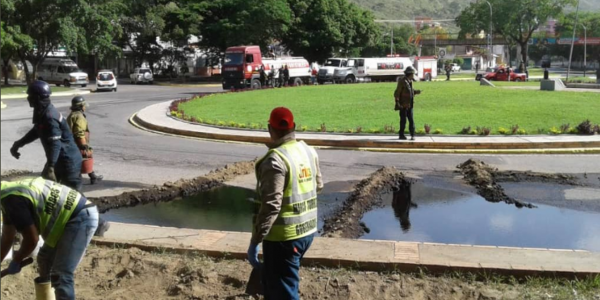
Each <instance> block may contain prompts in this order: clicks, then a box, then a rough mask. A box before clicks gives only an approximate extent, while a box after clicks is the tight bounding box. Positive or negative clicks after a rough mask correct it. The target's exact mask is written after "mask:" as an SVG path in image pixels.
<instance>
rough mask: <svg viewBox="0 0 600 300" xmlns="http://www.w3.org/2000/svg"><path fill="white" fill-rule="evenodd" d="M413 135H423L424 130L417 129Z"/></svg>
mask: <svg viewBox="0 0 600 300" xmlns="http://www.w3.org/2000/svg"><path fill="white" fill-rule="evenodd" d="M415 133H416V134H418V135H424V134H425V129H421V128H419V129H417V131H416V132H415Z"/></svg>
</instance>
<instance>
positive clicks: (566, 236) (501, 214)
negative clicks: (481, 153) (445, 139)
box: [362, 183, 600, 251]
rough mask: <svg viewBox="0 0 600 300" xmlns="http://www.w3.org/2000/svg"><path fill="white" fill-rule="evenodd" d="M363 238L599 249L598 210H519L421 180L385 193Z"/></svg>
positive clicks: (370, 214)
mask: <svg viewBox="0 0 600 300" xmlns="http://www.w3.org/2000/svg"><path fill="white" fill-rule="evenodd" d="M383 204H384V207H382V208H379V209H375V210H373V211H371V212H368V213H367V214H365V216H364V217H363V221H364V222H365V224H366V225H367V227H369V229H370V233H368V234H366V235H364V236H363V237H362V238H363V239H379V240H398V241H416V242H433V243H447V244H474V245H495V246H507V247H533V248H555V249H584V250H592V251H600V235H598V234H597V232H598V228H600V214H598V213H593V212H581V211H576V210H570V209H560V208H556V207H551V206H546V205H539V207H538V208H537V209H517V208H515V207H514V206H511V205H506V204H503V203H490V202H487V201H485V199H483V198H481V197H479V196H478V195H474V194H469V193H461V192H456V191H452V190H444V189H436V188H433V187H430V186H426V185H423V184H422V183H417V184H414V185H412V186H411V185H404V186H402V187H401V188H400V189H399V190H397V191H395V192H393V193H390V194H386V195H383Z"/></svg>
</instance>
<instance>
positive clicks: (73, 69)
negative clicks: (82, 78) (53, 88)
mask: <svg viewBox="0 0 600 300" xmlns="http://www.w3.org/2000/svg"><path fill="white" fill-rule="evenodd" d="M63 70H64V71H65V73H75V72H81V70H80V69H79V67H77V66H76V65H68V66H63Z"/></svg>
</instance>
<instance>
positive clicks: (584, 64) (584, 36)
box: [581, 24, 587, 77]
mask: <svg viewBox="0 0 600 300" xmlns="http://www.w3.org/2000/svg"><path fill="white" fill-rule="evenodd" d="M581 27H583V77H585V75H586V74H585V73H586V72H585V71H587V27H585V25H583V24H581Z"/></svg>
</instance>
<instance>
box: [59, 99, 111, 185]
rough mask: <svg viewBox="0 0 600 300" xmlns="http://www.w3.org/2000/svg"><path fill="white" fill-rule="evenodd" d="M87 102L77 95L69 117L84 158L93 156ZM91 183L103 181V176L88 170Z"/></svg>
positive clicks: (72, 103) (68, 122)
mask: <svg viewBox="0 0 600 300" xmlns="http://www.w3.org/2000/svg"><path fill="white" fill-rule="evenodd" d="M85 111H86V103H85V99H84V98H83V97H82V96H77V97H75V98H73V100H71V114H69V116H68V117H67V124H69V128H71V132H72V133H73V137H74V138H75V143H76V144H77V147H79V150H80V151H81V156H82V157H83V159H90V158H92V148H91V147H90V129H89V126H88V121H87V118H86V115H85ZM88 172H89V173H88V176H89V177H90V183H91V184H95V183H96V182H98V181H101V180H102V179H103V177H102V176H101V175H97V174H96V172H94V171H93V170H89V171H88Z"/></svg>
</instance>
